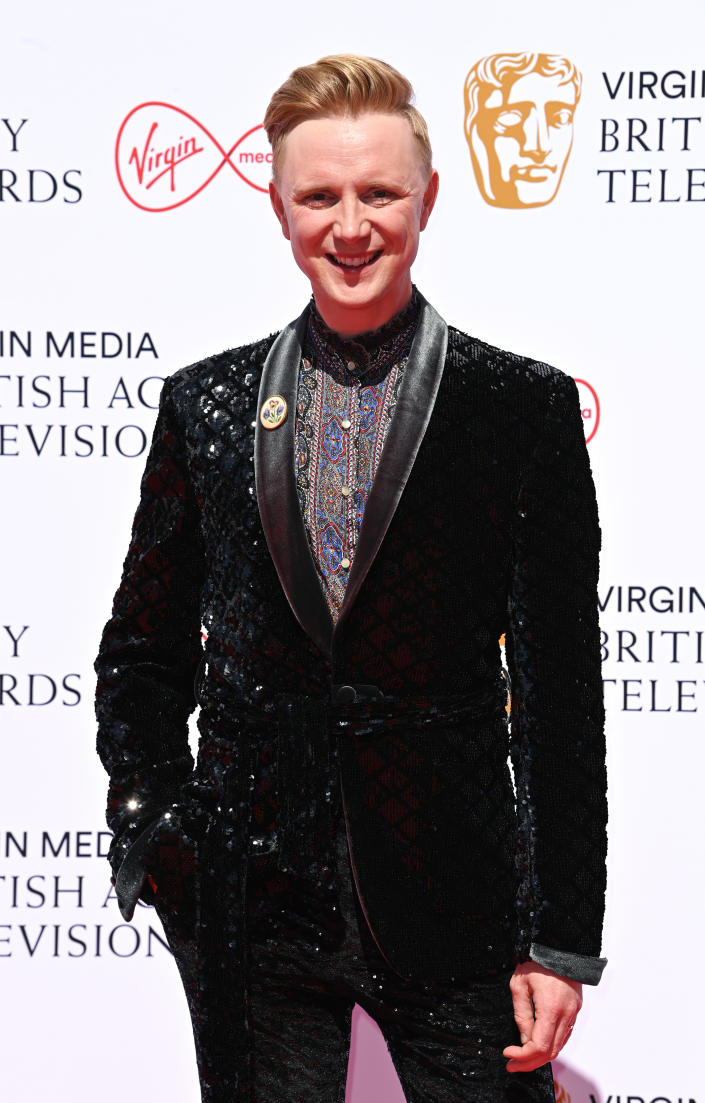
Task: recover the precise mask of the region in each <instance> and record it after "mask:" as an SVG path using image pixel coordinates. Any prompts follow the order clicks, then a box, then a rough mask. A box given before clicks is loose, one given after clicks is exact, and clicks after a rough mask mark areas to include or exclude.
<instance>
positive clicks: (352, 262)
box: [331, 253, 378, 268]
mask: <svg viewBox="0 0 705 1103" xmlns="http://www.w3.org/2000/svg"><path fill="white" fill-rule="evenodd" d="M331 256H333V260H334V261H335V263H336V264H339V265H340V267H341V268H361V267H362V266H363V264H369V263H370V262H371V261H373V260H374V259H375V258H376V257H377V256H378V253H372V254H371V255H370V256H369V257H345V259H343V258H342V257H336V256H334V255H333V254H331Z"/></svg>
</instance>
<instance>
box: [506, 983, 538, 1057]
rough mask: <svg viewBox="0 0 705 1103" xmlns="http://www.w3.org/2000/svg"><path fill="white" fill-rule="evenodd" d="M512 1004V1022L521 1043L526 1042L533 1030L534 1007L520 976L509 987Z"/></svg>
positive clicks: (526, 985)
mask: <svg viewBox="0 0 705 1103" xmlns="http://www.w3.org/2000/svg"><path fill="white" fill-rule="evenodd" d="M509 988H510V991H511V993H512V1003H513V1004H514V1022H515V1023H516V1024H517V1027H518V1028H519V1035H520V1037H521V1040H522V1042H528V1041H529V1039H530V1038H531V1037H532V1035H533V1030H534V1005H533V1002H532V999H531V994H530V991H529V985H528V983H527V982H526V980H525V979H524V977H521V976H518V977H517V976H515V977H513V978H512V981H511V983H510V985H509Z"/></svg>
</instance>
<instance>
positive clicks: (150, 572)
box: [95, 379, 203, 907]
mask: <svg viewBox="0 0 705 1103" xmlns="http://www.w3.org/2000/svg"><path fill="white" fill-rule="evenodd" d="M172 392H173V384H172V380H169V379H167V381H166V382H165V384H164V387H163V390H162V395H161V399H160V406H159V413H158V416H157V421H156V425H155V428H154V434H153V438H152V444H151V448H150V452H149V456H148V459H147V464H146V468H145V472H144V475H143V478H142V483H141V494H140V502H139V506H138V509H137V512H136V515H135V518H134V523H133V527H132V536H131V540H130V546H129V550H128V553H127V557H126V559H125V563H124V567H123V573H122V580H121V582H120V586H119V588H118V591H117V593H116V595H115V599H114V603H113V609H112V616H111V618H110V620H109V621H108V623H107V624H106V626H105V629H104V631H103V635H102V639H101V642H100V649H99V652H98V657H97V659H96V662H95V671H96V674H97V676H98V680H97V689H96V715H97V719H98V737H97V749H98V754H99V755H100V758H101V761H102V763H103V765H104V767H105V769H106V770H107V771H108V773H109V775H110V782H109V789H108V807H107V816H106V819H107V822H108V826H109V827H110V829H111V830H112V831H113V836H114V837H113V842H112V845H111V850H110V854H109V858H110V862H111V865H112V867H113V871H114V874H115V873H117V872H118V870H119V869H120V866H121V865H122V864H123V860H124V858H125V856H126V854H127V853H128V852H129V851H130V849H131V848H132V847H133V844H134V843H135V841H136V840H138V839H140V840H141V846H142V847H144V844H145V841H146V839H147V834H146V829H147V828H148V827H149V825H150V823H154V824H155V825H156V823H157V821H158V820H159V818H160V816H161V815H162V813H163V811H164V809H165V808H167V807H168V806H170V805H171V804H172V802H173V801H174V800H175V799H176V797H177V794H178V793H179V791H180V788H181V786H182V785H183V784H184V783H185V782H186V781H187V780H188V778H189V775H190V774H191V771H192V768H193V758H192V755H191V752H190V749H189V744H188V716H189V714H190V713H191V711H192V710H193V708H194V707H195V699H194V691H193V684H194V676H195V673H196V669H197V666H198V663H199V661H200V659H201V654H202V648H201V640H200V616H199V597H200V589H201V580H202V573H203V566H202V565H203V554H202V546H201V541H200V535H199V527H198V510H197V506H196V503H195V500H194V495H193V491H192V488H191V485H190V482H189V476H188V470H187V465H186V462H185V456H184V441H183V435H182V432H181V429H180V426H179V424H178V420H177V416H176V411H175V407H174V402H173V393H172ZM137 849H139V848H137ZM135 853H136V851H135ZM133 888H134V892H135V894H138V893H139V891H141V890H142V884H140V885H139V887H138V888H136V887H135V886H133ZM145 891H147V892H148V890H145ZM132 906H133V907H134V901H133V903H132Z"/></svg>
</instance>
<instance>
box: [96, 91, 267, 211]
mask: <svg viewBox="0 0 705 1103" xmlns="http://www.w3.org/2000/svg"><path fill="white" fill-rule="evenodd" d="M271 163H272V151H271V149H270V148H269V143H268V142H267V137H266V134H265V132H264V129H263V127H262V124H261V123H258V124H257V126H253V127H251V128H250V129H249V130H246V131H245V133H244V134H243V135H241V137H239V138H238V140H237V141H236V142H235V144H234V145H233V146H231V147H230V149H227V150H226V149H224V148H223V146H221V144H220V142H218V141H217V139H216V138H214V136H213V135H212V134H211V132H210V131H209V130H207V129H206V127H205V126H203V125H202V124H201V123H199V121H198V119H196V118H194V116H193V115H189V113H188V111H182V109H181V108H180V107H174V106H173V104H170V103H160V102H159V101H158V100H155V101H150V102H149V103H141V104H139V106H138V107H134V108H133V109H132V111H130V113H129V115H126V117H125V118H124V120H123V122H122V125H121V126H120V129H119V131H118V136H117V140H116V142H115V170H116V172H117V177H118V180H119V181H120V187H121V188H122V190H123V191H124V193H125V195H126V196H127V198H128V199H129V200H130V202H131V203H134V204H135V206H136V207H139V208H140V210H142V211H173V210H174V208H175V207H181V206H182V205H183V204H184V203H188V201H189V199H193V198H194V197H195V196H197V195H198V194H199V193H200V192H202V191H203V189H204V188H206V187H207V186H208V185H209V184H210V182H211V180H213V179H215V177H216V176H217V175H218V173H219V172H220V170H221V169H223V168H225V166H226V165H228V167H229V168H231V169H232V170H233V172H234V173H235V175H236V176H239V178H240V179H241V180H242V181H243V183H245V184H249V186H250V187H251V188H254V189H255V191H260V192H267V191H268V190H269V187H268V185H269V177H270V175H271Z"/></svg>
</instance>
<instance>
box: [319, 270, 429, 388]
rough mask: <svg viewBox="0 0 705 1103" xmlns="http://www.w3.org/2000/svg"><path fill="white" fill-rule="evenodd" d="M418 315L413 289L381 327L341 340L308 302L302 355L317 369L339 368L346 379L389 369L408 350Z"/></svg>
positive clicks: (418, 304) (419, 310)
mask: <svg viewBox="0 0 705 1103" xmlns="http://www.w3.org/2000/svg"><path fill="white" fill-rule="evenodd" d="M420 312H421V305H420V301H419V293H418V291H417V289H416V287H415V286H412V291H411V298H410V299H409V301H408V303H407V304H406V306H403V307H402V308H401V310H400V311H399V312H398V313H397V314H395V315H394V316H393V317H392V318H390V319H389V320H388V321H386V322H385V323H384V325H381V326H379V328H378V329H371V330H367V331H366V332H365V333H357V334H356V335H355V336H354V337H341V336H340V335H339V334H338V333H335V331H334V330H332V329H330V328H329V326H327V325H326V323H325V322H324V321H323V318H322V317H321V315H320V314H319V312H318V308H317V307H316V304H315V302H314V300H313V299H311V309H310V312H309V317H308V327H307V331H306V340H305V343H304V354H305V355H306V356H308V357H309V358H310V359H312V360H315V362H316V363H317V364H318V365H319V366H320V367H332V368H336V367H337V368H342V369H344V371H345V373H346V374H347V375H348V376H360V375H367V374H368V372H371V371H372V370H373V369H376V370H380V369H388V368H390V367H391V366H392V364H395V363H397V362H398V361H399V360H400V359H401V357H402V356H403V355H404V354H405V353H407V352H408V351H409V349H410V347H411V342H412V341H413V339H414V333H415V331H416V326H417V324H418V320H419V314H420ZM375 374H376V371H375Z"/></svg>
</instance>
